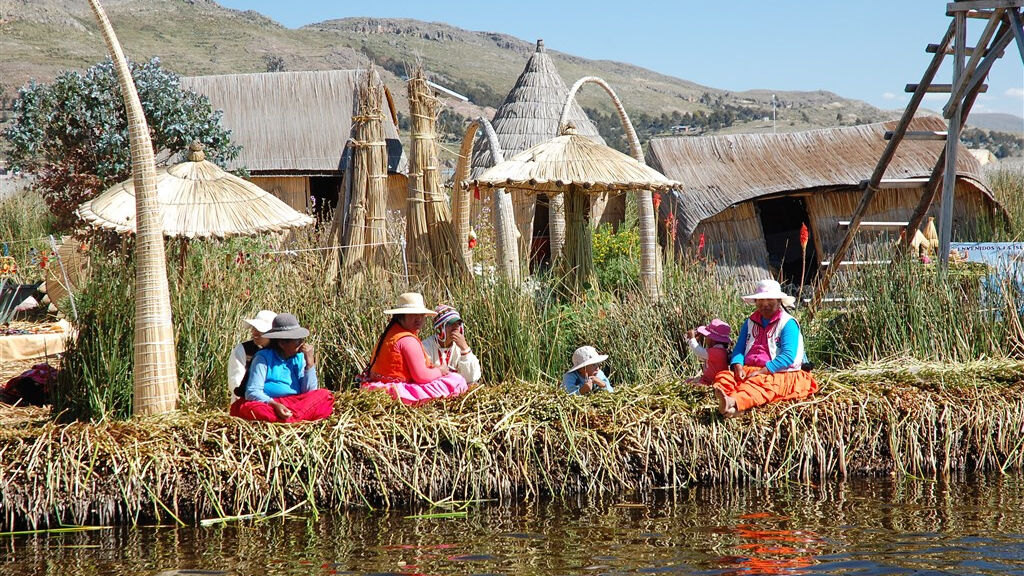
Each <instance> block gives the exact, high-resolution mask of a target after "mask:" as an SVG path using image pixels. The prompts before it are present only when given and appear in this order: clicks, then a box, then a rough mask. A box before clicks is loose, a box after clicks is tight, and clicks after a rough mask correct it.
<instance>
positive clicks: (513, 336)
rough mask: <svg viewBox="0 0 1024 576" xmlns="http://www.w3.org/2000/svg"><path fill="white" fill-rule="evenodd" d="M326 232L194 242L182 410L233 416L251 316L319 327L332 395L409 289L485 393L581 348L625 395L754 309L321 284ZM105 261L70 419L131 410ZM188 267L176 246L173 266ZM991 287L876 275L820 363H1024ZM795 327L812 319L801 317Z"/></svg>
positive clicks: (394, 282)
mask: <svg viewBox="0 0 1024 576" xmlns="http://www.w3.org/2000/svg"><path fill="white" fill-rule="evenodd" d="M320 233H321V232H320V231H313V232H312V233H305V234H296V235H293V237H292V238H291V239H290V240H289V242H290V244H289V245H288V249H289V250H292V251H291V252H287V253H275V254H268V252H282V251H281V250H277V249H276V246H275V245H274V244H273V243H272V242H271V241H268V240H266V239H262V240H261V239H243V240H233V241H229V242H223V243H206V244H200V243H192V245H191V247H190V249H189V252H188V255H189V256H188V260H187V262H186V265H185V268H184V274H181V275H178V274H177V273H176V272H172V276H173V277H172V279H171V283H170V284H171V301H172V309H173V314H174V325H175V329H176V343H177V353H178V358H179V363H178V372H179V374H178V376H179V380H180V382H181V398H182V402H183V405H184V407H186V408H189V409H200V408H203V407H216V408H221V407H223V406H224V405H226V402H227V400H228V390H227V383H226V360H227V355H228V353H229V351H230V350H231V348H232V346H233V345H234V344H235V343H237V342H238V341H240V340H241V339H243V338H245V337H246V332H245V330H244V329H243V328H242V327H241V326H240V320H241V319H243V318H248V317H251V316H252V315H253V314H255V313H256V312H257V311H258V310H260V309H263V308H269V309H273V310H277V311H289V312H292V313H294V314H296V315H297V316H298V318H299V320H300V321H301V322H302V323H303V324H304V325H306V326H309V327H310V328H311V330H312V331H313V334H312V336H311V342H312V343H313V344H314V345H315V346H316V347H317V348H318V350H319V358H320V368H319V370H320V379H321V382H322V383H324V384H325V385H326V386H327V387H329V388H331V389H335V390H345V389H349V388H353V387H354V386H355V384H354V377H355V375H356V374H358V373H359V372H360V371H362V369H363V368H364V367H365V366H366V364H367V362H368V361H369V357H370V354H371V352H372V349H373V346H374V345H375V343H376V341H377V338H378V336H379V334H380V331H381V330H382V328H383V326H384V324H385V322H386V316H385V315H384V314H383V310H385V309H387V308H388V307H389V306H390V305H391V304H392V303H393V302H394V301H395V299H396V297H397V295H398V294H399V293H401V292H403V291H406V290H410V289H412V290H419V291H422V292H423V293H424V294H425V295H426V298H427V301H428V302H429V303H430V304H431V305H436V304H439V303H447V304H451V305H453V306H455V307H456V308H458V309H459V310H460V312H461V313H462V314H463V317H464V318H465V320H466V324H467V336H468V339H469V342H470V345H471V346H472V347H473V349H474V351H475V352H476V353H477V354H478V355H479V357H480V359H481V362H482V365H483V369H484V371H483V374H484V375H483V380H484V382H485V383H487V384H488V385H495V384H500V383H507V382H544V383H547V384H548V385H550V386H552V387H554V386H556V385H557V382H558V381H559V380H560V378H561V375H562V372H563V371H564V370H566V369H567V368H568V367H569V357H570V356H571V354H572V351H573V350H574V349H575V348H576V347H578V346H581V345H583V344H590V345H593V346H596V347H597V348H598V349H599V350H601V351H603V352H607V353H608V354H609V355H610V358H609V360H608V362H607V365H606V369H607V371H608V372H609V373H610V376H611V378H612V380H613V381H614V382H616V383H618V384H621V385H627V386H632V385H638V384H642V383H649V382H673V381H679V380H682V379H684V378H686V377H689V376H692V375H694V374H696V373H697V372H698V370H699V366H698V364H697V363H696V361H695V360H694V359H693V358H692V357H689V356H688V355H687V353H686V346H685V332H686V330H687V329H689V328H694V327H696V326H698V325H700V324H703V323H706V322H708V321H709V320H711V319H712V318H715V317H718V318H722V319H724V320H725V321H727V322H729V323H730V324H731V325H732V326H733V328H734V330H738V328H739V326H740V323H741V322H742V321H743V320H744V318H745V317H746V316H747V315H748V314H749V313H750V311H751V307H750V306H749V305H746V304H744V303H742V301H741V300H740V297H739V296H740V293H739V291H738V287H737V286H735V285H734V284H733V283H732V282H730V281H728V280H726V279H723V278H722V277H721V276H722V275H721V274H719V272H718V270H717V268H716V267H715V265H714V264H713V263H710V262H708V261H706V260H700V259H693V258H690V259H684V260H682V261H680V262H676V263H669V264H667V265H666V266H665V270H664V294H665V297H664V298H663V299H662V300H661V301H659V302H658V303H653V304H652V303H651V302H649V301H648V299H647V298H646V297H645V296H644V294H643V291H642V290H641V288H640V286H639V284H638V283H637V282H636V280H635V278H631V277H628V276H624V277H622V279H621V280H620V281H619V283H618V284H617V285H616V286H614V290H606V291H592V292H588V293H587V294H585V296H584V297H583V298H573V299H565V298H562V297H560V296H559V291H558V290H557V289H556V286H558V285H559V282H558V279H557V278H552V277H550V276H543V275H542V276H539V277H535V278H533V279H532V280H531V282H530V283H528V286H529V288H528V289H527V290H522V289H517V288H513V287H511V286H509V285H507V284H505V283H504V282H502V281H500V280H497V279H485V278H482V277H477V278H476V279H475V280H472V281H457V282H452V283H448V284H445V283H441V282H438V281H429V282H427V283H422V284H417V285H411V286H410V285H409V284H408V283H407V280H406V278H405V277H404V275H403V273H402V271H403V267H402V265H401V260H400V255H399V254H397V253H396V254H393V255H392V262H391V265H390V266H389V270H386V271H384V272H382V273H380V274H378V275H377V276H376V278H375V279H374V280H372V281H371V280H369V279H368V278H366V277H364V278H363V279H361V280H354V281H350V282H343V283H342V284H340V285H338V286H334V285H331V284H329V283H327V282H325V281H324V278H325V274H326V270H327V266H328V263H327V262H326V259H325V258H323V256H322V253H321V252H319V251H316V250H315V249H314V248H315V247H316V246H318V245H319V239H320V236H319V235H320ZM129 253H130V252H129ZM97 256H98V257H97V258H95V260H96V261H97V262H98V264H96V265H95V269H96V272H95V276H94V278H93V281H92V282H91V283H90V284H89V285H88V287H87V288H86V289H85V293H84V294H83V295H82V297H81V303H80V305H79V307H80V314H82V317H83V321H82V323H81V326H80V335H79V338H78V340H77V341H76V342H75V343H74V345H73V346H72V347H71V349H70V350H69V352H68V354H67V355H66V358H65V364H64V367H65V369H64V370H62V371H61V380H60V385H59V386H58V388H57V392H56V394H57V397H56V408H57V411H58V412H63V413H64V414H65V416H66V417H69V418H79V419H103V418H124V417H127V416H128V415H129V414H130V400H131V367H130V362H131V333H132V313H131V311H132V303H131V302H132V297H131V294H132V293H133V292H132V290H133V285H132V283H133V280H132V278H133V275H132V274H131V273H130V270H131V267H132V262H131V259H130V257H129V256H121V255H113V256H100V255H97ZM177 257H178V255H177V254H176V249H172V250H171V251H170V254H169V256H168V258H169V260H170V261H171V262H175V261H176V259H177ZM169 269H172V270H176V267H175V266H174V265H170V266H169ZM980 282H981V280H980V279H979V277H978V276H977V275H976V274H973V273H970V272H967V273H963V274H959V275H954V276H951V277H950V278H949V279H946V278H944V277H942V276H941V275H939V274H938V273H937V272H936V271H935V269H934V268H932V267H927V266H922V265H920V264H917V263H913V262H907V263H904V264H902V265H898V266H894V267H892V268H889V269H886V268H877V269H870V270H869V269H864V270H862V271H860V272H859V273H858V274H857V275H855V276H854V277H853V278H852V279H851V281H850V285H849V286H848V287H847V290H848V291H850V292H851V293H853V294H861V295H863V296H862V298H863V300H861V301H859V302H854V303H852V304H850V305H848V306H847V307H846V308H845V309H844V310H842V311H840V312H832V313H828V314H823V315H821V316H819V317H818V318H817V319H815V321H814V322H812V323H810V324H809V325H807V326H805V327H804V331H805V335H806V340H807V346H808V350H809V354H810V356H811V358H812V360H815V361H817V362H818V363H819V364H821V363H824V364H825V365H826V366H832V367H843V366H847V365H850V364H853V363H857V362H865V361H878V360H885V359H891V358H894V357H910V358H918V359H922V360H938V361H948V362H959V361H968V360H973V359H977V358H1003V357H1010V356H1014V355H1017V356H1020V355H1021V354H1022V344H1021V343H1022V342H1024V336H1022V334H1021V330H1020V322H1019V313H1017V312H1016V311H1018V310H1021V309H1024V295H1022V294H1021V293H1020V291H1019V290H1015V289H1013V287H1012V286H1008V287H1007V289H1006V290H1003V291H1002V292H1000V293H998V294H997V295H996V296H993V293H992V291H983V290H981V287H980ZM1014 314H1016V318H1018V320H1017V322H1016V323H1014V322H1013V321H1012V318H1013V317H1014ZM796 315H797V318H798V319H800V318H801V317H802V311H801V310H797V311H796ZM428 332H429V328H428V329H426V330H425V332H424V336H426V334H427V333H428Z"/></svg>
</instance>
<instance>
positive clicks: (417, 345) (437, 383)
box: [360, 292, 468, 404]
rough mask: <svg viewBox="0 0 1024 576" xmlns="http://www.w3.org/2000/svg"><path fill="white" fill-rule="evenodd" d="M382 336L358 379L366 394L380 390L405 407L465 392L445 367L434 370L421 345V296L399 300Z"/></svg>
mask: <svg viewBox="0 0 1024 576" xmlns="http://www.w3.org/2000/svg"><path fill="white" fill-rule="evenodd" d="M384 313H385V314H389V315H391V320H390V321H389V322H388V325H387V327H386V328H385V329H384V333H383V334H382V335H381V337H380V340H378V341H377V346H376V348H375V349H374V351H373V357H372V358H371V359H370V365H369V366H368V367H367V368H366V370H365V371H364V372H363V374H362V375H361V376H360V380H361V381H362V384H361V386H362V388H363V389H365V390H383V391H385V392H387V393H388V394H389V395H390V396H391V397H392V398H394V399H396V400H400V401H401V402H403V403H405V404H419V403H421V402H425V401H428V400H433V399H435V398H448V397H452V396H458V395H459V394H462V393H463V392H465V391H466V389H467V388H468V386H467V384H466V379H465V378H463V377H462V375H460V374H459V373H458V372H452V371H451V370H449V368H448V366H447V365H444V364H442V365H441V366H434V365H433V363H432V362H431V361H430V359H429V357H428V356H427V353H426V350H424V349H423V344H422V343H421V342H420V338H419V333H420V328H422V327H423V321H424V319H425V318H426V317H427V316H434V315H436V314H437V313H436V312H434V311H433V310H431V309H430V308H427V306H426V304H425V303H424V302H423V295H422V294H419V293H418V292H406V293H405V294H401V295H399V297H398V303H397V304H396V305H395V307H394V308H391V309H390V310H385V311H384Z"/></svg>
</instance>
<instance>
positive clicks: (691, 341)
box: [686, 318, 732, 386]
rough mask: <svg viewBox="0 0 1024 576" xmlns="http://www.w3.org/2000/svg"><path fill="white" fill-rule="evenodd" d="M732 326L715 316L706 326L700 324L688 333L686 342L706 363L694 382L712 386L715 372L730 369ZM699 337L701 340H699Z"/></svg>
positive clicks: (695, 354)
mask: <svg viewBox="0 0 1024 576" xmlns="http://www.w3.org/2000/svg"><path fill="white" fill-rule="evenodd" d="M731 332H732V328H730V327H729V325H728V324H726V323H725V322H723V321H721V320H719V319H718V318H715V319H714V320H712V321H711V322H708V324H707V325H706V326H698V327H697V329H696V330H690V331H689V332H687V333H686V336H687V341H686V344H687V346H688V347H689V348H690V351H691V352H693V355H694V356H696V357H697V358H699V359H700V360H701V362H703V363H704V370H703V372H702V373H701V375H700V376H699V377H697V378H694V379H693V382H694V383H697V382H699V383H701V384H704V385H705V386H711V384H712V383H713V382H714V380H715V374H718V373H719V372H721V371H722V370H728V369H729V352H730V347H731V346H732V339H731V338H730V337H729V335H730V333H731ZM697 338H700V339H701V341H700V342H697Z"/></svg>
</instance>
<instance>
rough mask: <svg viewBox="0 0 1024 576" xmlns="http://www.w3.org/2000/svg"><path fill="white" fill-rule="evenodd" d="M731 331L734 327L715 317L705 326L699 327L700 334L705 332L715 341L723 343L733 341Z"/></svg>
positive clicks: (705, 334)
mask: <svg viewBox="0 0 1024 576" xmlns="http://www.w3.org/2000/svg"><path fill="white" fill-rule="evenodd" d="M730 332H732V328H731V327H730V326H729V325H728V324H726V323H725V322H722V321H721V320H719V319H718V318H715V319H714V320H712V321H711V322H708V323H707V325H705V326H698V327H697V333H698V334H703V335H704V336H706V337H708V338H710V339H712V340H714V341H715V342H722V343H723V344H728V343H729V342H732V340H731V339H730V338H729V333H730Z"/></svg>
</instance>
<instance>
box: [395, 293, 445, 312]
mask: <svg viewBox="0 0 1024 576" xmlns="http://www.w3.org/2000/svg"><path fill="white" fill-rule="evenodd" d="M384 313H385V314H426V315H427V316H436V315H437V312H434V311H433V310H431V309H430V308H427V305H426V304H425V303H424V302H423V294H420V293H419V292H406V293H404V294H399V295H398V303H397V304H395V307H394V308H392V309H390V310H385V311H384Z"/></svg>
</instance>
